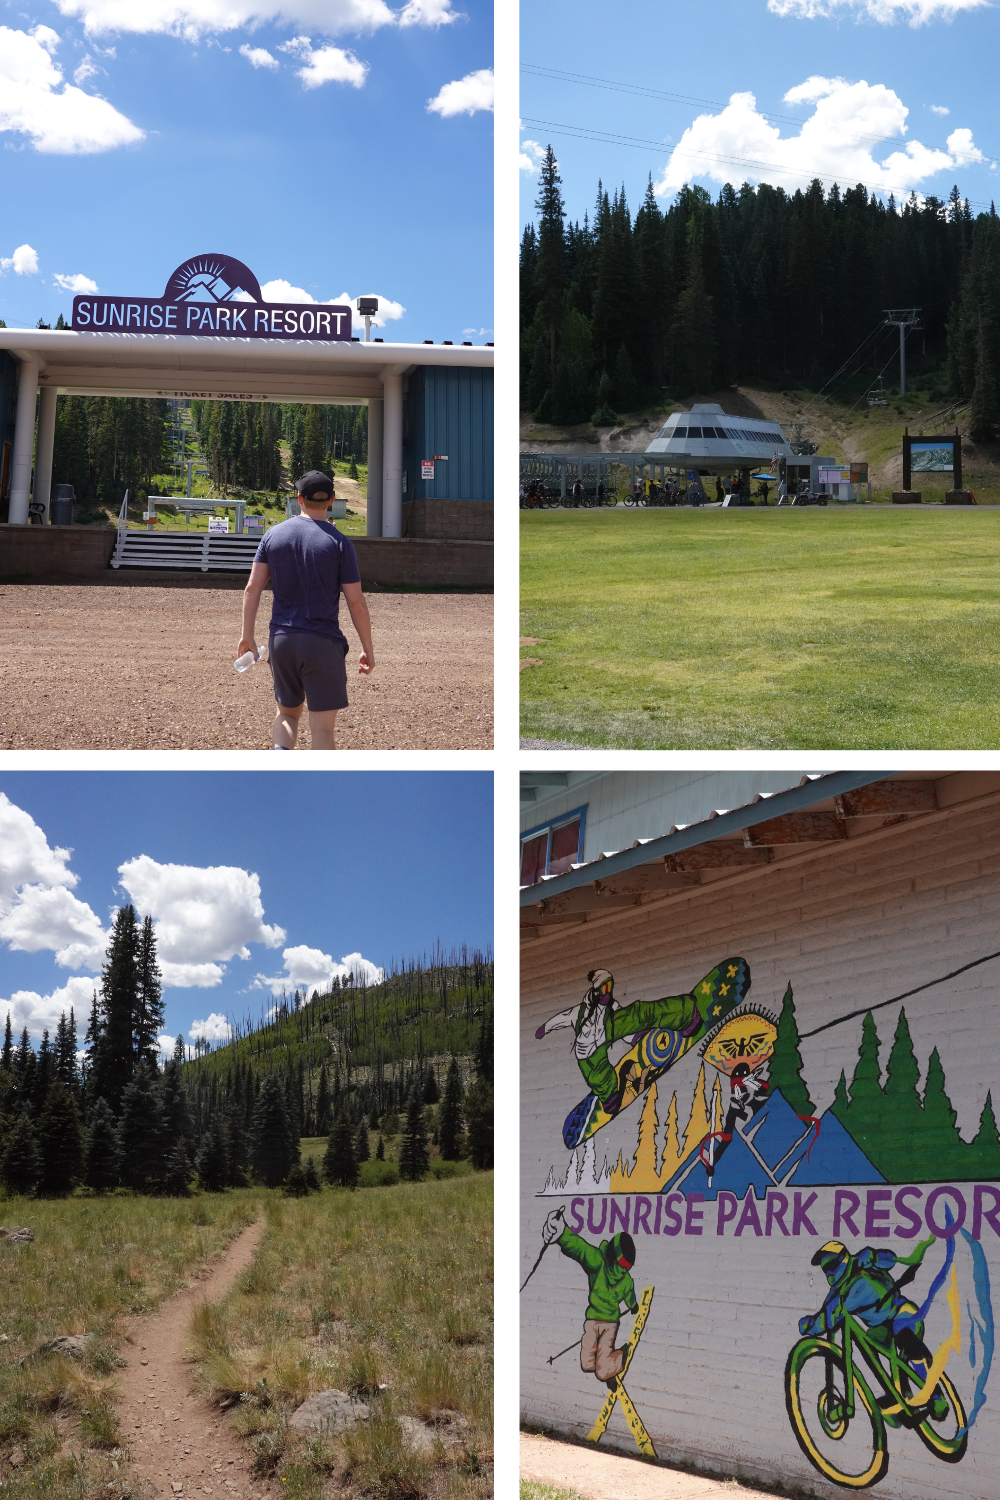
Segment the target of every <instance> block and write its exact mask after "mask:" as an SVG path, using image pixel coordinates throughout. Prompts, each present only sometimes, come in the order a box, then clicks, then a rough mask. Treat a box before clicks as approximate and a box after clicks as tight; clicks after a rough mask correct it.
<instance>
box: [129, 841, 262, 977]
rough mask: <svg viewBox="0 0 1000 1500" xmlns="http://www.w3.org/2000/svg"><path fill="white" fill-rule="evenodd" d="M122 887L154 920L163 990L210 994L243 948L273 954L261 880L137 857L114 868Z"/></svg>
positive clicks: (246, 953)
mask: <svg viewBox="0 0 1000 1500" xmlns="http://www.w3.org/2000/svg"><path fill="white" fill-rule="evenodd" d="M118 873H119V875H120V876H121V883H122V885H123V886H124V887H125V889H126V891H127V892H128V894H129V896H130V897H131V898H132V901H133V903H134V904H135V907H136V910H137V911H138V912H139V913H140V914H141V915H143V916H145V915H149V916H151V917H152V918H153V921H154V924H155V927H156V946H157V957H158V959H159V963H160V968H161V969H162V971H163V982H164V984H165V985H170V986H176V987H178V988H192V987H195V988H210V987H211V986H213V985H217V984H219V983H220V982H221V980H222V978H223V975H224V974H225V968H224V964H225V963H226V961H227V960H229V959H231V958H249V957H250V949H249V948H248V946H247V944H248V943H263V944H264V945H265V947H268V948H277V947H279V946H280V944H281V943H283V942H284V941H285V932H284V929H283V928H281V927H277V926H274V927H269V926H268V925H267V924H266V923H265V921H264V907H263V904H262V903H261V899H260V880H259V878H258V876H256V875H255V874H252V873H251V872H250V871H247V870H240V869H237V868H235V867H234V866H230V865H215V866H209V867H204V868H203V867H199V866H195V865H161V864H159V863H158V862H157V861H156V860H155V859H150V857H149V855H147V854H141V855H139V856H138V858H136V859H130V860H128V861H127V862H126V863H125V864H123V865H119V867H118Z"/></svg>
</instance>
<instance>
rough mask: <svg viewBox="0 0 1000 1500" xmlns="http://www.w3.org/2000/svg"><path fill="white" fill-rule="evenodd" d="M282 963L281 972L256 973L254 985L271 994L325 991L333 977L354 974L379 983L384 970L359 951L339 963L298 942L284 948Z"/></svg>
mask: <svg viewBox="0 0 1000 1500" xmlns="http://www.w3.org/2000/svg"><path fill="white" fill-rule="evenodd" d="M281 957H282V959H283V960H284V964H285V972H284V974H277V975H274V976H273V977H268V976H266V975H264V974H258V975H257V978H256V980H255V988H258V989H270V991H271V993H272V994H273V995H280V993H281V991H282V990H283V989H284V990H306V991H307V992H308V993H309V994H312V992H313V990H320V991H325V990H328V989H329V988H330V985H331V984H332V983H333V980H334V978H338V979H340V980H344V979H347V978H349V977H350V976H351V975H352V974H353V975H354V978H355V982H356V983H361V982H362V981H363V982H364V983H365V984H381V982H382V980H383V979H384V978H385V970H384V969H380V968H379V967H378V966H377V965H376V964H373V963H371V962H370V961H369V960H368V959H367V958H365V957H364V956H363V955H362V954H360V953H346V954H345V955H344V957H343V958H342V959H341V960H340V962H339V963H337V961H336V960H335V959H334V958H332V957H331V955H330V954H329V953H324V952H323V951H322V949H320V948H309V947H307V946H306V945H305V944H304V943H300V944H299V945H298V946H297V947H295V948H286V949H285V950H284V952H283V953H282V955H281Z"/></svg>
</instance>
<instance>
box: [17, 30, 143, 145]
mask: <svg viewBox="0 0 1000 1500" xmlns="http://www.w3.org/2000/svg"><path fill="white" fill-rule="evenodd" d="M140 8H141V7H140ZM58 44H59V37H58V36H57V35H56V33H55V32H54V31H52V30H51V29H50V28H49V27H48V26H36V27H35V28H34V30H33V31H32V32H30V33H29V32H27V31H12V30H10V28H9V27H7V26H0V130H12V131H16V132H18V133H19V134H22V135H26V136H28V138H29V139H30V141H31V143H32V145H33V146H34V147H35V150H36V151H43V152H49V153H53V154H56V155H80V154H83V153H87V152H94V151H110V150H111V149H112V148H113V147H115V146H125V145H130V144H132V143H133V142H135V141H141V140H143V139H144V138H145V137H144V132H143V131H141V130H140V129H139V127H138V126H137V125H133V124H132V121H131V120H129V119H126V117H125V116H124V115H123V114H119V112H118V110H116V109H115V108H114V106H113V105H111V104H109V103H108V101H107V100H106V99H100V98H98V97H97V95H96V94H85V93H84V92H83V91H82V90H81V89H79V88H75V87H74V86H73V85H72V84H69V83H66V81H65V79H64V78H63V75H62V70H61V68H59V67H58V66H57V64H56V63H55V62H54V61H53V57H52V55H53V53H54V52H55V49H56V47H57V46H58Z"/></svg>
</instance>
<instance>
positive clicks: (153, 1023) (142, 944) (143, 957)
mask: <svg viewBox="0 0 1000 1500" xmlns="http://www.w3.org/2000/svg"><path fill="white" fill-rule="evenodd" d="M137 970H138V973H137V979H138V984H137V993H136V1003H135V1018H134V1021H133V1027H134V1046H135V1059H136V1062H141V1061H142V1060H143V1059H145V1061H146V1062H148V1063H149V1065H150V1067H155V1066H156V1063H157V1059H158V1056H159V1051H158V1047H157V1040H156V1039H157V1036H158V1035H159V1033H160V1031H161V1029H162V1027H163V982H162V977H161V975H160V969H159V965H158V964H157V962H156V934H155V932H154V931H153V919H152V917H144V918H143V923H142V931H141V932H140V934H139V939H138V956H137Z"/></svg>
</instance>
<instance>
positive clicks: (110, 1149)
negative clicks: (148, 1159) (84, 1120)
mask: <svg viewBox="0 0 1000 1500" xmlns="http://www.w3.org/2000/svg"><path fill="white" fill-rule="evenodd" d="M120 1170H121V1149H120V1146H119V1142H118V1131H117V1130H116V1128H115V1117H114V1115H113V1114H112V1113H111V1106H110V1105H109V1104H108V1102H107V1100H106V1099H95V1100H94V1102H93V1103H92V1104H91V1106H90V1118H89V1121H88V1124H87V1133H86V1135H85V1137H84V1159H83V1180H84V1182H85V1183H86V1185H87V1187H89V1188H92V1189H93V1190H94V1192H95V1193H105V1192H107V1191H108V1190H109V1189H110V1188H113V1187H117V1186H118V1179H119V1173H120Z"/></svg>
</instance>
